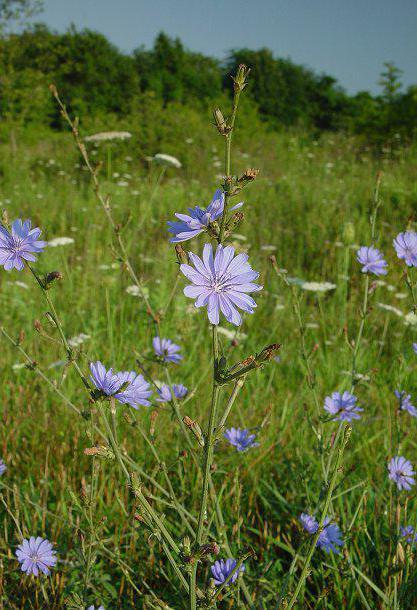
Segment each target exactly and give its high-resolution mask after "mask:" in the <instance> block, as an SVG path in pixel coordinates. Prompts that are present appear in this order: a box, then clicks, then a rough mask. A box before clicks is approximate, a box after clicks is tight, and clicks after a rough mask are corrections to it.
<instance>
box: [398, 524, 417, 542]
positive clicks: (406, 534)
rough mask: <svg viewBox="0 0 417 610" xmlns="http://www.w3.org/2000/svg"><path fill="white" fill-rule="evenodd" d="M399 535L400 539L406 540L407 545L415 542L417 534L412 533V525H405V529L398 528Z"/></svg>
mask: <svg viewBox="0 0 417 610" xmlns="http://www.w3.org/2000/svg"><path fill="white" fill-rule="evenodd" d="M400 535H401V537H402V538H405V539H406V542H408V544H412V543H413V542H417V534H416V533H415V532H414V528H413V526H412V525H406V526H405V527H400Z"/></svg>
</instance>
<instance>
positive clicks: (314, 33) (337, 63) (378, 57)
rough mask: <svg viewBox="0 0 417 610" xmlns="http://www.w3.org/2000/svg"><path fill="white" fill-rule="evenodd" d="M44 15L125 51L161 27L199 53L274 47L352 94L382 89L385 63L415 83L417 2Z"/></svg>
mask: <svg viewBox="0 0 417 610" xmlns="http://www.w3.org/2000/svg"><path fill="white" fill-rule="evenodd" d="M44 4H45V11H44V13H43V15H42V16H41V19H42V20H43V21H45V22H46V23H47V24H48V25H50V26H51V27H53V28H55V29H58V30H64V29H66V28H67V27H68V26H69V25H70V24H71V23H74V24H75V25H76V26H77V27H78V28H84V27H87V28H90V29H95V30H98V31H100V32H102V33H104V34H106V36H108V38H109V39H110V40H111V41H112V42H113V43H114V44H116V45H117V46H118V47H119V48H120V49H121V50H123V51H131V50H132V49H134V48H135V47H138V46H140V45H142V44H143V45H145V46H147V47H149V46H151V45H152V42H153V40H154V38H155V36H156V34H157V33H158V32H159V31H160V30H164V31H165V32H167V33H168V34H170V35H171V36H179V37H180V38H181V40H182V41H183V42H184V44H185V45H186V46H187V47H188V48H190V49H192V50H194V51H200V52H202V53H205V54H208V55H213V56H215V57H219V58H223V57H224V56H225V55H226V54H227V51H228V50H229V49H231V48H237V47H242V46H246V47H249V48H253V49H256V48H260V47H269V48H270V49H271V50H272V51H273V52H274V53H275V54H276V55H279V56H281V57H289V58H291V59H292V60H293V61H295V62H297V63H301V64H304V65H306V66H309V67H311V68H313V69H314V70H316V71H318V72H326V73H328V74H330V75H332V76H335V77H336V78H337V79H338V80H339V82H340V84H341V85H342V86H344V87H345V88H346V89H347V90H348V91H349V92H351V93H355V92H356V91H359V90H363V89H368V90H370V91H373V92H376V91H377V90H378V85H377V81H378V75H379V73H380V72H381V69H382V64H383V62H384V61H394V62H395V63H396V64H397V66H398V67H400V68H401V69H402V70H403V72H404V74H403V76H402V80H403V82H404V84H405V85H409V84H412V83H417V0H345V1H342V0H205V1H204V2H203V1H201V0H148V1H145V0H117V1H114V0H45V2H44Z"/></svg>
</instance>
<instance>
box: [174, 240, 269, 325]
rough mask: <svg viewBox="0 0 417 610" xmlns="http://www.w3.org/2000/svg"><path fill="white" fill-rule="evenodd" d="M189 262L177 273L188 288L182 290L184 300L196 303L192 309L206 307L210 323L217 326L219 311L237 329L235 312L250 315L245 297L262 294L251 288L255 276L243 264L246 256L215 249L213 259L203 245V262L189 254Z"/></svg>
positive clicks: (252, 304)
mask: <svg viewBox="0 0 417 610" xmlns="http://www.w3.org/2000/svg"><path fill="white" fill-rule="evenodd" d="M189 256H190V262H191V263H192V264H193V265H194V266H193V267H192V266H191V265H187V264H182V265H181V266H180V269H181V271H182V273H183V274H184V275H185V277H186V278H188V279H189V280H190V281H191V282H192V284H191V285H189V286H186V287H185V288H184V294H185V296H187V297H189V298H191V299H194V298H195V299H196V301H195V307H207V314H208V318H209V320H210V322H211V323H212V324H215V325H217V324H218V323H219V319H220V311H221V312H222V314H223V315H224V317H225V318H226V320H227V321H228V322H230V323H231V324H234V325H235V326H239V325H240V324H241V323H242V316H241V315H240V313H239V312H238V310H237V309H236V307H238V308H239V309H242V310H243V311H245V312H247V313H254V308H255V307H256V303H255V301H254V300H253V299H252V297H251V296H249V295H248V294H246V293H249V292H257V291H258V290H262V286H259V285H258V284H254V283H253V282H254V280H256V279H257V278H258V277H259V273H258V272H257V271H254V270H253V269H252V267H251V266H250V264H249V263H248V262H247V260H248V255H247V254H238V255H237V256H235V249H234V248H233V247H232V246H226V247H225V248H224V247H223V246H221V245H219V246H217V251H216V254H215V255H213V248H212V246H211V244H205V246H204V249H203V258H202V259H201V258H200V257H199V256H196V255H195V254H193V253H192V252H190V253H189Z"/></svg>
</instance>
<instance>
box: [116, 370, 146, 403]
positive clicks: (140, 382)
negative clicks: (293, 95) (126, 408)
mask: <svg viewBox="0 0 417 610" xmlns="http://www.w3.org/2000/svg"><path fill="white" fill-rule="evenodd" d="M117 376H118V378H119V388H121V387H123V386H125V384H126V383H127V384H128V386H127V387H126V388H125V389H124V390H122V391H121V392H117V393H116V394H114V397H115V398H116V399H117V400H118V401H119V402H120V403H121V404H122V405H124V404H128V405H130V406H131V407H133V408H134V409H137V408H138V406H139V405H142V406H144V407H149V405H150V404H151V403H150V402H149V400H148V398H149V397H150V396H151V394H152V390H151V389H150V384H149V383H148V382H147V381H145V378H144V377H143V375H138V374H137V373H135V372H134V371H122V372H120V373H117Z"/></svg>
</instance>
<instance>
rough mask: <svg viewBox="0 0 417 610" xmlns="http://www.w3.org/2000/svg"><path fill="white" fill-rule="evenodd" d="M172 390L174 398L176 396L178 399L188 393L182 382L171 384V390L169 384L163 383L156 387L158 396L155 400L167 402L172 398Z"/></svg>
mask: <svg viewBox="0 0 417 610" xmlns="http://www.w3.org/2000/svg"><path fill="white" fill-rule="evenodd" d="M172 392H173V393H174V396H175V398H177V399H178V400H180V399H181V398H184V397H185V396H187V394H188V390H187V388H186V387H185V386H184V385H182V383H180V384H176V383H174V384H173V386H172V391H171V388H170V387H169V385H167V384H166V383H164V384H163V385H162V386H161V387H160V388H158V394H159V398H157V399H156V400H157V402H169V401H170V400H172V398H173V397H172Z"/></svg>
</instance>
